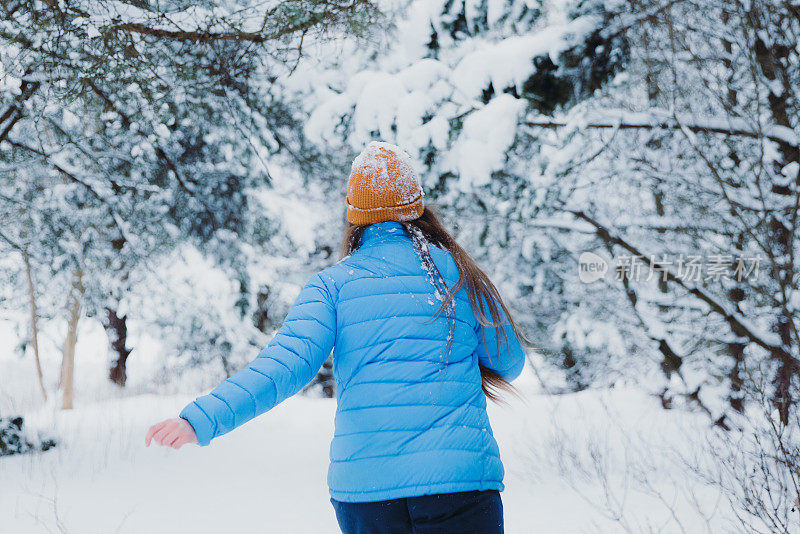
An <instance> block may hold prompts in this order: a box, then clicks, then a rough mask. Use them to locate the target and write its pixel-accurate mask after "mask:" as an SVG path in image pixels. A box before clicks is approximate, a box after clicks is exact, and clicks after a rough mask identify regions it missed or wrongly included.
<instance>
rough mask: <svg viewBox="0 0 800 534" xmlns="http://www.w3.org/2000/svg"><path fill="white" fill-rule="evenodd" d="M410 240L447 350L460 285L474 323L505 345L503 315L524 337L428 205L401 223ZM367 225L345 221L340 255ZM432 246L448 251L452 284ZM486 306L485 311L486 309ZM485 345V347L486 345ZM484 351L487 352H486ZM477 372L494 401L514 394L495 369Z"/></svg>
mask: <svg viewBox="0 0 800 534" xmlns="http://www.w3.org/2000/svg"><path fill="white" fill-rule="evenodd" d="M401 224H402V225H403V227H404V228H405V230H406V231H407V232H408V234H409V235H410V236H411V240H412V242H413V243H414V247H415V248H416V251H417V254H418V255H419V256H420V258H421V259H422V262H423V265H424V266H425V268H426V269H427V270H428V272H429V273H431V278H432V282H433V284H434V287H435V289H436V290H437V292H438V293H440V295H441V297H442V298H441V300H442V304H441V306H439V310H438V311H437V312H436V315H435V316H434V319H436V318H437V317H439V316H440V315H441V314H442V313H444V314H445V315H446V316H447V319H448V328H449V331H448V339H447V352H448V353H449V351H450V345H451V344H452V341H453V332H454V330H455V313H454V310H455V296H456V294H457V293H458V291H459V290H460V289H461V288H462V287H463V288H466V290H467V296H468V298H469V303H470V306H472V310H473V312H474V313H475V317H476V318H477V319H478V322H479V323H480V324H481V325H482V326H483V327H485V328H495V329H499V331H500V333H501V334H502V343H503V344H504V345H505V346H506V348H508V341H509V340H508V337H507V336H506V331H505V329H504V328H502V324H503V322H504V321H503V318H504V316H505V320H506V321H507V322H508V323H509V324H510V325H511V330H512V332H513V333H514V336H516V338H517V340H520V339H524V336H523V335H522V334H521V332H520V329H519V326H518V325H517V323H516V322H514V320H513V319H512V318H511V314H510V313H509V311H508V308H507V307H506V305H505V303H504V302H503V299H502V297H501V296H500V293H499V292H498V291H497V288H496V287H495V285H494V284H493V283H492V281H491V280H490V279H489V277H488V276H487V275H486V273H484V272H483V270H481V268H480V267H478V265H477V264H476V263H475V261H474V260H473V259H472V258H471V257H470V256H469V254H467V253H466V251H465V250H464V249H463V248H461V246H460V245H459V244H458V243H456V240H455V239H454V238H453V236H452V235H450V233H449V232H448V231H447V230H446V229H445V227H444V226H443V225H442V223H441V222H440V221H439V218H438V217H437V216H436V214H435V213H434V212H433V210H432V209H431V208H430V207H429V206H425V210H424V211H423V212H422V215H421V216H420V217H419V218H417V219H414V220H412V221H408V222H403V223H401ZM367 226H369V225H355V224H350V223H348V226H347V228H346V230H345V234H344V240H343V242H342V256H347V255H349V254H352V253H353V252H355V251H356V250H358V248H359V247H360V246H361V237H362V236H363V234H364V230H365V229H366V228H367ZM428 243H429V244H431V245H434V246H436V247H439V248H442V249H445V250H447V251H448V252H450V254H451V255H452V256H453V259H454V260H455V262H456V266H457V267H458V272H459V277H458V281H457V282H456V283H455V285H454V286H453V287H447V285H446V283H445V281H444V277H443V276H442V275H441V273H440V272H439V269H438V268H437V267H436V264H435V263H434V262H433V259H432V258H431V257H430V253H429V252H428V247H427V244H428ZM487 309H488V312H489V313H488V314H487V313H486V310H487ZM482 342H483V344H484V346H485V345H486V338H485V336H484V337H483V339H482ZM487 348H488V347H487ZM500 349H501V336H500V335H498V336H497V353H498V354H499V353H500ZM487 352H488V351H487ZM480 371H481V387H482V389H483V392H484V393H485V394H486V397H488V398H489V399H491V400H493V401H495V402H498V401H499V400H500V397H499V394H500V393H501V392H502V391H507V392H511V393H516V390H515V388H514V387H513V386H512V385H511V384H510V383H509V382H508V381H507V380H505V379H504V378H503V377H502V376H500V375H499V374H498V373H496V372H495V371H493V370H491V369H489V368H488V367H484V366H483V365H480Z"/></svg>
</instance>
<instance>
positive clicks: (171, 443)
mask: <svg viewBox="0 0 800 534" xmlns="http://www.w3.org/2000/svg"><path fill="white" fill-rule="evenodd" d="M181 440H183V432H173V433H172V434H170V435H169V436H167V438H166V439H165V440H164V445H165V446H168V447H172V448H173V449H180V448H181V445H180V444H178V442H180V441H181ZM176 444H178V445H177V447H176Z"/></svg>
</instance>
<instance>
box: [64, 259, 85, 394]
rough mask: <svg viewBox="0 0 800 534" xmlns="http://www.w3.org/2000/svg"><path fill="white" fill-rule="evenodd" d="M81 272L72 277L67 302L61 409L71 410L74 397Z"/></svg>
mask: <svg viewBox="0 0 800 534" xmlns="http://www.w3.org/2000/svg"><path fill="white" fill-rule="evenodd" d="M82 277H83V272H82V271H81V270H80V269H78V270H77V271H75V274H74V275H73V279H72V287H71V288H70V292H69V300H68V304H67V314H68V320H67V335H66V338H65V339H64V351H63V355H62V360H61V385H62V388H63V397H62V401H61V409H62V410H71V409H72V404H73V397H74V378H75V345H76V344H77V343H78V321H79V320H80V317H81V301H82V300H83V282H82Z"/></svg>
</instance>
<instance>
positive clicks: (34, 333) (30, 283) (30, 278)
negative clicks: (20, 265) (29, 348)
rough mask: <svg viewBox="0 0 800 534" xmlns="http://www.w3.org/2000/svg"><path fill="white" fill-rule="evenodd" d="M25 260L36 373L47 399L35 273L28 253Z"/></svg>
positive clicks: (25, 254) (24, 254)
mask: <svg viewBox="0 0 800 534" xmlns="http://www.w3.org/2000/svg"><path fill="white" fill-rule="evenodd" d="M22 258H23V259H24V260H25V275H26V277H27V279H28V300H29V301H30V306H31V341H32V343H33V359H34V361H35V362H36V374H37V376H38V377H39V387H40V388H41V389H42V396H43V397H44V400H45V402H46V401H47V389H45V387H44V377H43V376H42V362H41V360H40V359H39V321H38V318H37V317H38V313H37V310H36V293H35V292H34V285H33V273H32V272H31V261H30V258H29V257H28V253H27V252H25V253H23V254H22Z"/></svg>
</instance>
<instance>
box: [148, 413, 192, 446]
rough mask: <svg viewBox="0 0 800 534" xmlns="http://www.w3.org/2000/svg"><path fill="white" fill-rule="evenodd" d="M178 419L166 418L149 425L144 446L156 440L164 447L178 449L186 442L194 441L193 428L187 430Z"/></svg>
mask: <svg viewBox="0 0 800 534" xmlns="http://www.w3.org/2000/svg"><path fill="white" fill-rule="evenodd" d="M187 426H188V424H187V425H184V424H183V422H182V421H181V420H180V419H167V420H166V421H162V422H160V423H157V424H155V425H153V426H151V427H150V430H148V431H147V436H145V439H144V443H145V446H147V447H149V446H150V443H151V442H153V441H154V442H156V443H157V444H159V445H162V446H164V447H172V448H173V449H180V448H181V447H183V446H184V445H186V444H187V443H196V442H197V438H196V437H195V435H194V431H193V430H189V429H188V428H187Z"/></svg>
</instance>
